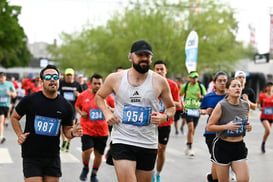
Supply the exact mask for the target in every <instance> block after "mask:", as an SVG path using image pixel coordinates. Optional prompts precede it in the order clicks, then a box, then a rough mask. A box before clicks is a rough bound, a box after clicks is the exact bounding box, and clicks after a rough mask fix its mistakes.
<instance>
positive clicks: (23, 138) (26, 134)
mask: <svg viewBox="0 0 273 182" xmlns="http://www.w3.org/2000/svg"><path fill="white" fill-rule="evenodd" d="M29 134H30V133H29V132H27V133H22V134H21V135H20V136H19V137H18V139H17V142H18V143H19V145H22V144H23V143H24V142H25V141H26V139H27V136H28V135H29Z"/></svg>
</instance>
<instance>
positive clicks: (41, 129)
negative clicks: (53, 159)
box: [34, 116, 62, 136]
mask: <svg viewBox="0 0 273 182" xmlns="http://www.w3.org/2000/svg"><path fill="white" fill-rule="evenodd" d="M61 122H62V120H61V119H57V118H49V117H44V116H35V119H34V130H35V133H36V134H37V135H46V136H57V135H58V134H59V131H60V126H61Z"/></svg>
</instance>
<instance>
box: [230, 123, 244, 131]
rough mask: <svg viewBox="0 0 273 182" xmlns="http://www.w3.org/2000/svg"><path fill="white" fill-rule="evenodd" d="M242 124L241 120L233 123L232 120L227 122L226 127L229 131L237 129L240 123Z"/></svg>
mask: <svg viewBox="0 0 273 182" xmlns="http://www.w3.org/2000/svg"><path fill="white" fill-rule="evenodd" d="M241 124H242V122H236V123H234V121H230V122H229V123H227V124H226V125H227V129H228V130H231V131H236V132H237V131H238V129H239V128H240V125H241Z"/></svg>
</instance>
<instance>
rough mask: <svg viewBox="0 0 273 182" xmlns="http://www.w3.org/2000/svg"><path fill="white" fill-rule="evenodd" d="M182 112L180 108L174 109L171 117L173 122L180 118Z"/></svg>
mask: <svg viewBox="0 0 273 182" xmlns="http://www.w3.org/2000/svg"><path fill="white" fill-rule="evenodd" d="M182 113H183V111H181V110H176V111H175V114H174V117H173V120H174V122H177V121H178V120H179V119H180V118H182Z"/></svg>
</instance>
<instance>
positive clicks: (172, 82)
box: [159, 78, 180, 127]
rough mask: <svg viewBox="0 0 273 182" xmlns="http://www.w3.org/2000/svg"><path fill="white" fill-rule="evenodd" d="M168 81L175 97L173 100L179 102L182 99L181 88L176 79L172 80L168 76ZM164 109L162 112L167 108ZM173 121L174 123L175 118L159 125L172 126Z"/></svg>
mask: <svg viewBox="0 0 273 182" xmlns="http://www.w3.org/2000/svg"><path fill="white" fill-rule="evenodd" d="M167 82H168V84H169V86H170V89H171V94H172V97H173V101H177V102H179V101H180V96H179V89H178V87H177V84H176V83H175V82H174V81H172V80H170V79H168V78H167ZM160 102H161V101H160ZM162 105H163V104H162ZM163 107H164V106H163ZM163 110H164V111H163ZM163 110H161V113H164V112H165V108H164V109H163ZM172 123H173V118H170V119H169V121H166V122H164V123H163V124H161V125H159V127H161V126H170V125H172Z"/></svg>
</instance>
